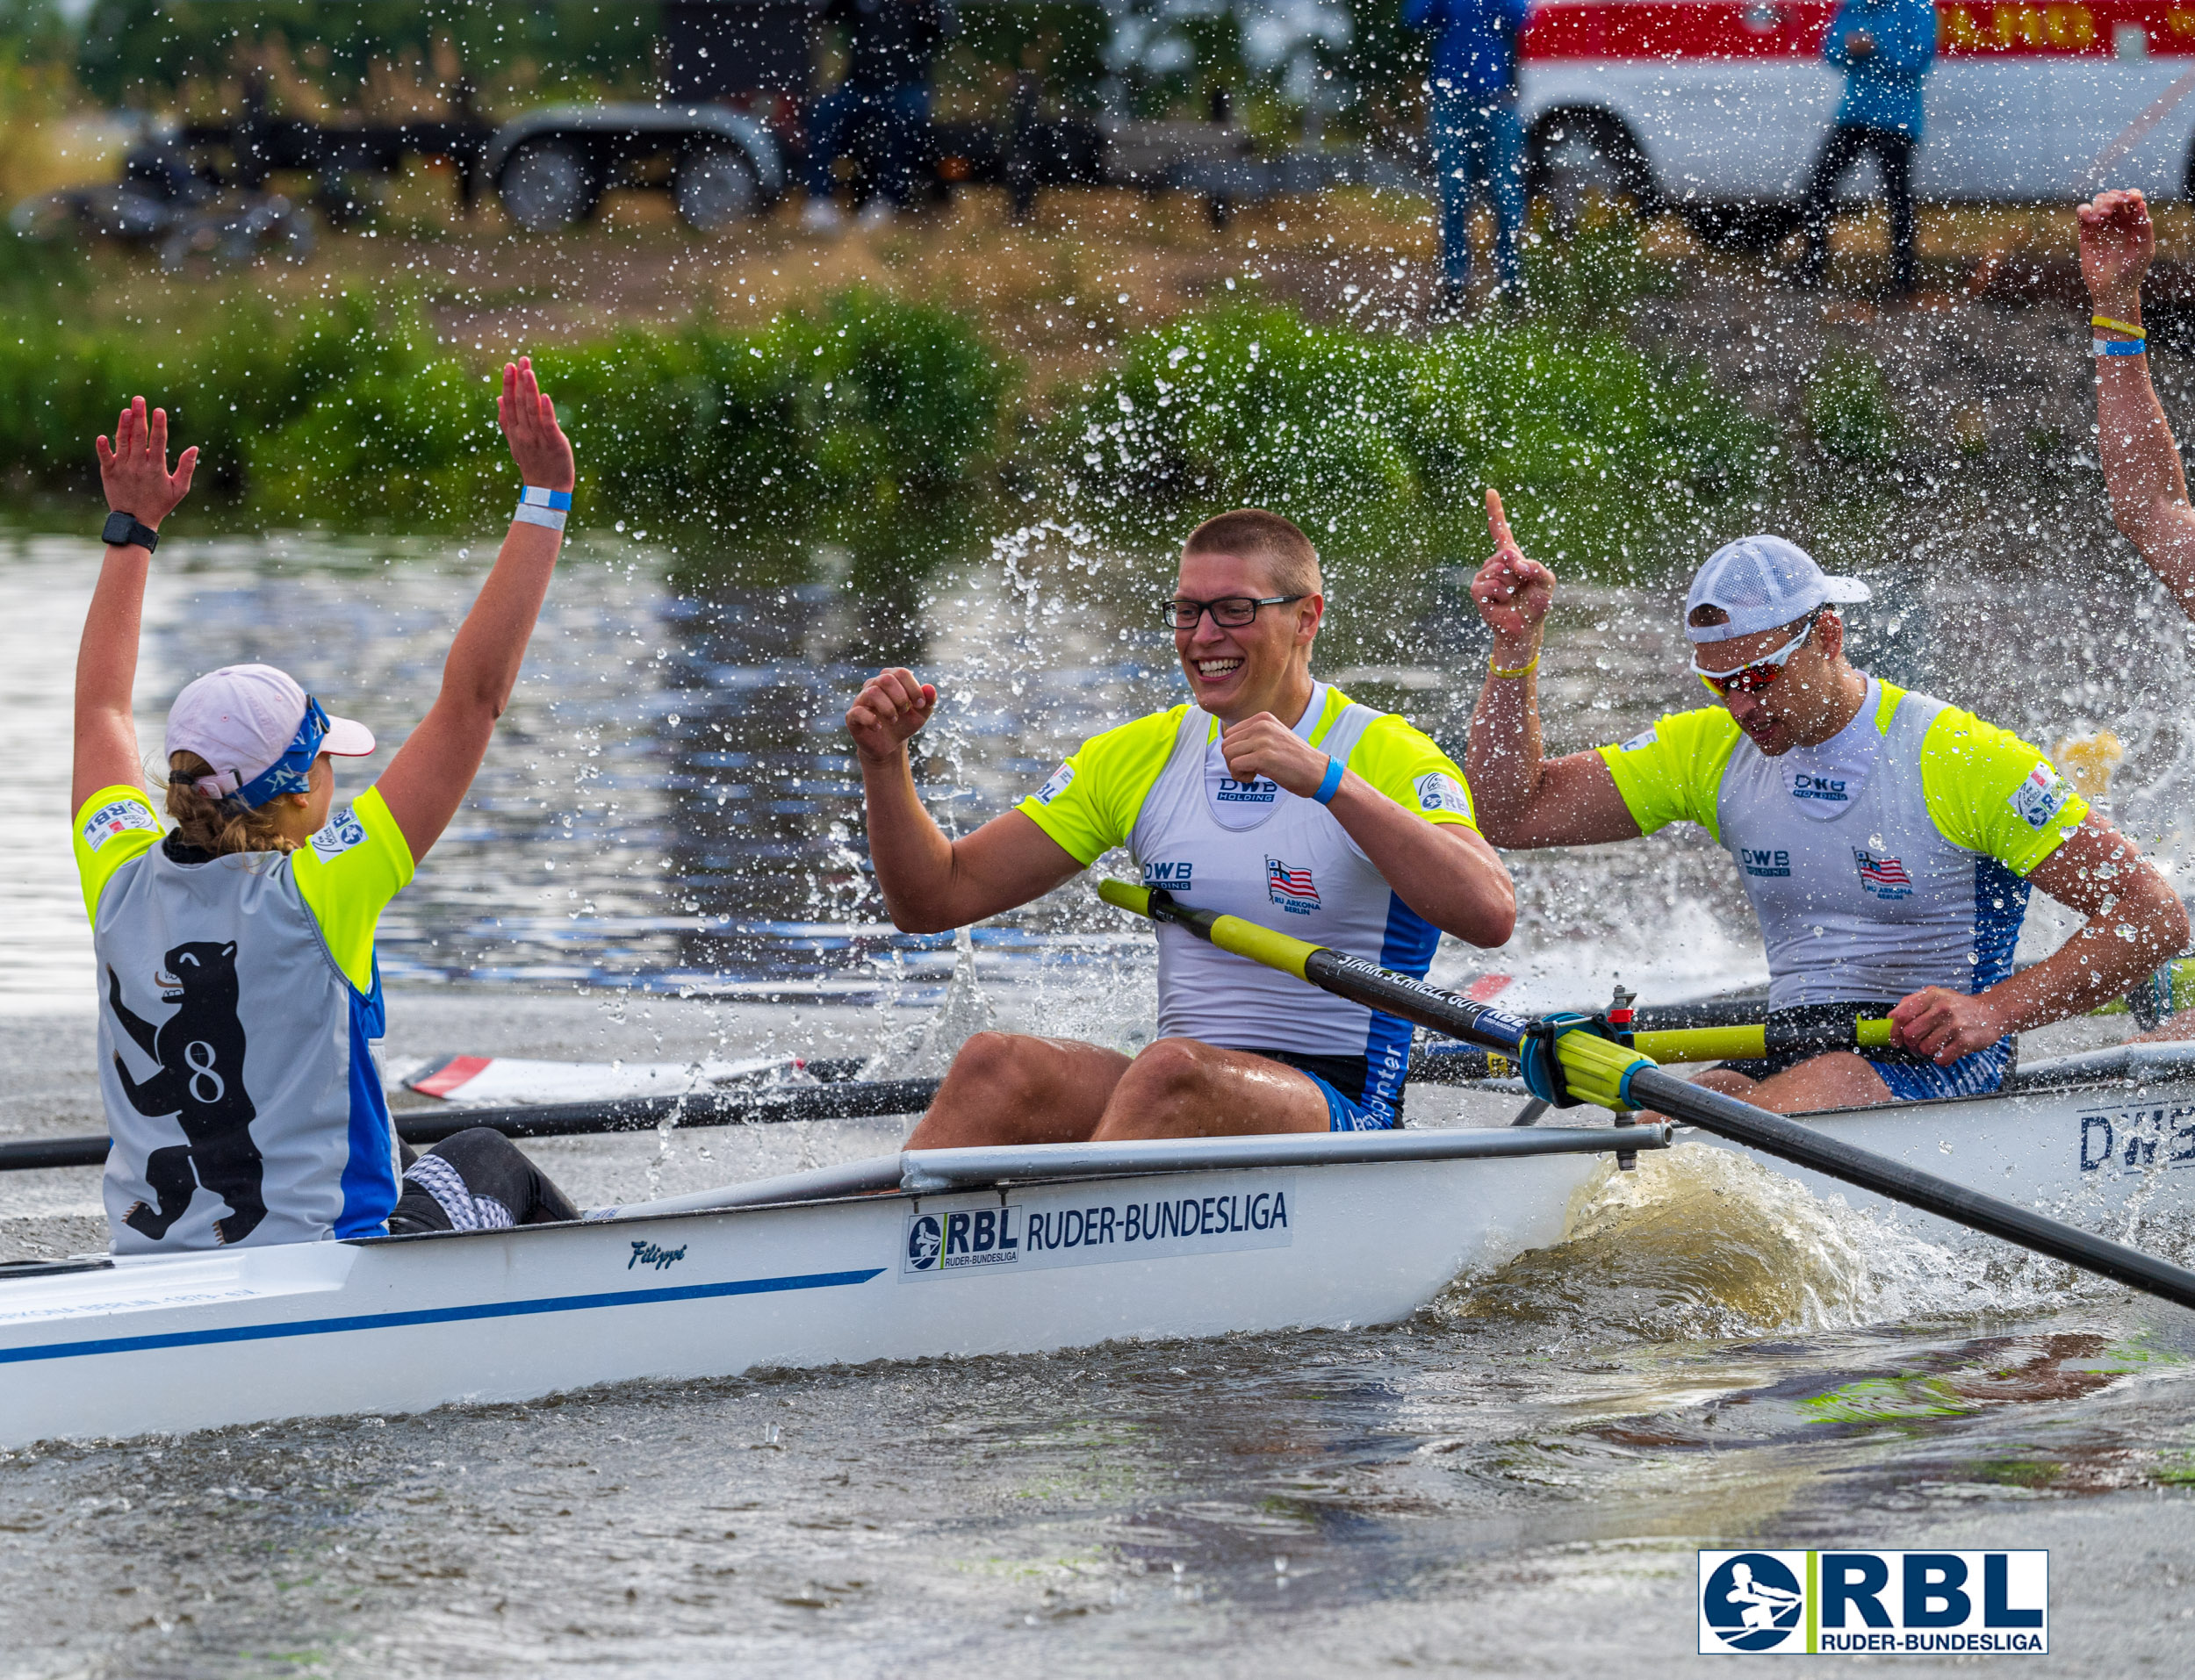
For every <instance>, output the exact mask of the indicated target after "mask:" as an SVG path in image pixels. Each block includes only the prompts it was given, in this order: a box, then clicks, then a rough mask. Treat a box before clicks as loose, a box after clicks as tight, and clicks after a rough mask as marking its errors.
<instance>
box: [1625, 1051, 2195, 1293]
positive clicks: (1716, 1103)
mask: <svg viewBox="0 0 2195 1680" xmlns="http://www.w3.org/2000/svg"><path fill="white" fill-rule="evenodd" d="M1630 1088H1631V1093H1632V1095H1634V1096H1636V1097H1637V1099H1638V1100H1639V1102H1642V1103H1644V1104H1647V1105H1649V1106H1651V1107H1652V1108H1654V1109H1659V1111H1660V1112H1662V1113H1663V1114H1666V1115H1667V1116H1670V1117H1671V1118H1672V1119H1675V1120H1682V1121H1685V1122H1687V1123H1688V1124H1692V1125H1695V1126H1697V1127H1699V1128H1700V1129H1701V1130H1702V1131H1711V1132H1713V1133H1714V1134H1715V1135H1716V1137H1718V1138H1729V1139H1730V1140H1731V1142H1732V1143H1738V1144H1744V1145H1746V1146H1747V1147H1748V1148H1751V1149H1758V1150H1760V1152H1762V1153H1763V1154H1765V1155H1774V1156H1777V1157H1779V1158H1780V1159H1783V1160H1787V1161H1789V1162H1791V1163H1792V1164H1793V1165H1795V1166H1798V1167H1811V1168H1813V1169H1814V1170H1815V1171H1816V1172H1818V1173H1823V1174H1827V1175H1828V1176H1830V1177H1831V1178H1836V1179H1842V1180H1843V1181H1845V1182H1846V1183H1847V1184H1853V1185H1857V1186H1858V1187H1859V1188H1861V1189H1863V1190H1873V1191H1874V1192H1875V1194H1876V1195H1881V1196H1887V1197H1888V1198H1889V1200H1891V1201H1893V1202H1903V1203H1905V1205H1906V1206H1908V1207H1911V1208H1918V1209H1919V1210H1921V1211H1922V1212H1924V1213H1932V1214H1935V1215H1937V1216H1938V1217H1941V1218H1945V1219H1949V1220H1952V1221H1954V1222H1955V1223H1957V1224H1963V1225H1968V1226H1971V1227H1972V1228H1973V1229H1975V1230H1976V1231H1985V1232H1987V1233H1988V1234H1989V1235H1990V1236H1992V1237H2001V1238H2004V1240H2005V1241H2006V1242H2010V1243H2018V1244H2019V1245H2020V1246H2022V1247H2025V1248H2032V1249H2034V1250H2035V1251H2036V1252H2037V1253H2043V1254H2047V1255H2049V1256H2050V1257H2051V1258H2052V1259H2054V1260H2063V1261H2065V1262H2066V1263H2067V1264H2068V1265H2069V1266H2078V1267H2083V1268H2085V1269H2086V1270H2089V1271H2091V1272H2098V1273H2101V1274H2103V1275H2104V1276H2105V1277H2108V1278H2110V1279H2112V1280H2113V1281H2114V1282H2119V1283H2124V1284H2126V1285H2127V1286H2128V1287H2129V1288H2132V1289H2141V1290H2144V1291H2146V1292H2147V1293H2148V1294H2150V1295H2155V1296H2163V1298H2164V1299H2165V1300H2167V1301H2172V1302H2177V1303H2178V1304H2179V1305H2181V1306H2183V1307H2195V1272H2190V1271H2188V1270H2187V1269H2186V1268H2185V1267H2178V1266H2175V1265H2173V1264H2172V1263H2171V1262H2170V1260H2159V1259H2158V1258H2157V1257H2156V1256H2155V1255H2154V1254H2145V1253H2142V1252H2141V1250H2140V1249H2138V1248H2129V1247H2127V1246H2126V1245H2125V1244H2124V1243H2115V1242H2113V1241H2112V1239H2111V1238H2108V1237H2098V1236H2096V1235H2095V1234H2093V1233H2092V1232H2090V1231H2083V1230H2081V1229H2080V1228H2079V1227H2078V1226H2076V1225H2069V1224H2064V1223H2062V1221H2059V1220H2056V1219H2051V1218H2047V1217H2045V1216H2043V1215H2041V1214H2039V1213H2032V1212H2030V1211H2029V1210H2027V1209H2026V1208H2023V1207H2019V1206H2018V1205H2016V1204H2015V1203H2010V1202H2004V1201H2000V1200H1998V1198H1997V1197H1996V1196H1993V1195H1985V1194H1984V1193H1983V1192H1982V1191H1980V1190H1974V1189H1969V1188H1967V1187H1966V1186H1965V1185H1963V1184H1954V1183H1953V1182H1952V1181H1950V1180H1948V1179H1943V1178H1938V1177H1937V1176H1936V1175H1935V1174H1933V1173H1924V1172H1922V1171H1921V1170H1920V1169H1919V1168H1918V1167H1908V1166H1906V1165H1905V1163H1904V1162H1903V1161H1896V1160H1892V1159H1889V1157H1887V1156H1883V1155H1878V1154H1876V1153H1875V1152H1874V1151H1872V1150H1867V1149H1858V1148H1855V1147H1853V1145H1850V1144H1848V1143H1846V1142H1844V1141H1843V1140H1841V1139H1840V1138H1832V1137H1830V1136H1828V1135H1827V1134H1825V1133H1824V1132H1821V1131H1816V1130H1815V1129H1814V1128H1813V1127H1812V1126H1808V1125H1802V1124H1800V1123H1799V1122H1797V1121H1796V1120H1790V1119H1787V1118H1785V1117H1784V1116H1782V1115H1780V1114H1771V1113H1769V1112H1768V1110H1767V1109H1756V1108H1755V1107H1753V1106H1752V1103H1750V1102H1739V1101H1738V1099H1737V1098H1736V1097H1734V1096H1726V1095H1724V1094H1723V1093H1722V1092H1720V1091H1710V1090H1708V1089H1706V1088H1703V1087H1701V1086H1698V1085H1695V1084H1693V1083H1691V1081H1688V1080H1681V1079H1679V1078H1677V1077H1676V1075H1675V1074H1673V1073H1663V1072H1662V1071H1661V1070H1660V1069H1659V1068H1655V1067H1642V1068H1640V1069H1639V1070H1638V1071H1637V1072H1636V1073H1633V1074H1632V1075H1631V1080H1630Z"/></svg>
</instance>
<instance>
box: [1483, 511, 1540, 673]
mask: <svg viewBox="0 0 2195 1680" xmlns="http://www.w3.org/2000/svg"><path fill="white" fill-rule="evenodd" d="M1486 529H1487V530H1488V531H1489V532H1490V533H1491V534H1492V535H1493V558H1492V559H1490V560H1488V561H1487V562H1486V564H1485V565H1483V566H1481V567H1479V575H1478V576H1477V577H1475V578H1472V580H1471V599H1472V601H1473V602H1475V603H1476V604H1477V606H1478V608H1479V617H1480V618H1483V619H1484V620H1486V622H1487V624H1488V625H1490V626H1491V627H1492V628H1493V634H1494V641H1495V644H1496V651H1497V653H1498V654H1500V655H1501V656H1502V657H1504V658H1506V659H1508V660H1509V662H1510V663H1514V664H1522V663H1524V660H1527V659H1529V658H1530V657H1531V655H1532V651H1533V650H1535V649H1536V648H1537V646H1538V645H1539V638H1540V634H1541V632H1542V630H1543V629H1544V628H1545V625H1546V619H1547V609H1548V608H1549V607H1551V606H1552V605H1554V600H1555V574H1554V573H1553V572H1551V571H1548V569H1547V568H1546V567H1545V566H1543V565H1542V564H1540V563H1539V562H1538V561H1536V560H1528V559H1527V558H1525V556H1524V550H1523V549H1520V548H1518V547H1517V545H1516V538H1515V535H1513V534H1512V533H1511V532H1510V530H1509V521H1508V515H1507V514H1506V513H1503V512H1502V511H1501V492H1500V491H1498V490H1489V491H1488V492H1486ZM1520 650H1521V651H1522V656H1523V657H1522V659H1519V658H1515V655H1516V654H1518V653H1519V652H1520Z"/></svg>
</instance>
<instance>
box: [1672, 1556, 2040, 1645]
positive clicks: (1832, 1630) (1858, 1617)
mask: <svg viewBox="0 0 2195 1680" xmlns="http://www.w3.org/2000/svg"><path fill="white" fill-rule="evenodd" d="M2049 1649H2050V1554H2049V1553H2047V1552H1702V1553H1701V1554H1700V1651H1701V1654H1702V1655H1707V1656H1729V1655H1767V1654H1774V1655H1780V1656H1781V1655H1798V1654H1800V1653H1819V1652H1824V1651H1832V1652H1843V1651H1864V1652H1869V1653H1873V1654H1875V1655H1885V1656H1940V1655H1947V1654H1953V1655H2011V1654H2015V1653H2022V1654H2024V1653H2028V1652H2033V1653H2034V1654H2036V1655H2042V1654H2044V1653H2047V1651H2048V1650H2049Z"/></svg>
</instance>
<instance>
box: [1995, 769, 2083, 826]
mask: <svg viewBox="0 0 2195 1680" xmlns="http://www.w3.org/2000/svg"><path fill="white" fill-rule="evenodd" d="M2072 797H2073V788H2072V786H2071V785H2070V784H2069V782H2067V780H2066V779H2065V778H2064V777H2062V776H2061V775H2060V774H2058V772H2056V771H2055V770H2054V769H2053V768H2052V767H2051V765H2050V764H2049V762H2048V761H2047V759H2038V760H2037V761H2036V763H2035V767H2034V768H2033V770H2031V771H2029V772H2027V779H2026V781H2024V782H2022V783H2020V785H2019V786H2018V787H2015V788H2014V789H2012V793H2011V799H2010V800H2009V801H2007V803H2009V804H2010V805H2011V808H2012V809H2014V810H2015V811H2017V812H2019V820H2020V821H2021V822H2025V823H2026V825H2027V826H2028V827H2029V828H2031V829H2040V827H2042V825H2043V824H2044V823H2046V822H2049V821H2050V819H2051V818H2052V817H2054V816H2055V815H2057V814H2058V812H2059V810H2060V808H2062V807H2063V805H2064V804H2065V802H2066V801H2068V800H2069V799H2071V798H2072Z"/></svg>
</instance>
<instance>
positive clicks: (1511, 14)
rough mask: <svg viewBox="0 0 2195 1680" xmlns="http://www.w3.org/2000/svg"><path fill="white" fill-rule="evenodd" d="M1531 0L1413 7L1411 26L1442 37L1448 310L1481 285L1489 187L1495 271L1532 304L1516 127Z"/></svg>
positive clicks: (1436, 147)
mask: <svg viewBox="0 0 2195 1680" xmlns="http://www.w3.org/2000/svg"><path fill="white" fill-rule="evenodd" d="M1530 12H1531V0H1403V5H1402V21H1403V24H1404V25H1405V27H1407V28H1410V29H1421V30H1425V31H1427V32H1429V33H1430V34H1431V35H1432V37H1433V74H1432V76H1431V80H1430V90H1431V95H1432V98H1431V103H1430V105H1429V111H1428V114H1427V119H1426V132H1427V139H1428V140H1429V142H1430V145H1431V149H1432V153H1433V169H1434V172H1435V174H1436V176H1438V177H1439V181H1440V192H1441V293H1440V308H1441V311H1442V312H1443V313H1446V314H1453V313H1454V312H1456V311H1457V310H1458V309H1460V308H1461V307H1462V306H1463V304H1464V299H1465V291H1466V289H1467V288H1468V287H1469V285H1470V284H1471V208H1472V200H1473V199H1474V198H1475V197H1477V196H1478V194H1477V190H1478V188H1479V186H1481V185H1484V186H1485V188H1486V197H1488V198H1489V199H1491V200H1492V201H1493V221H1494V238H1493V266H1494V270H1495V272H1496V273H1497V274H1498V275H1499V276H1501V295H1502V296H1503V297H1505V298H1509V299H1511V300H1513V301H1516V300H1521V299H1522V297H1523V287H1524V276H1523V270H1522V268H1521V267H1520V266H1519V264H1518V262H1517V253H1516V236H1517V230H1518V229H1519V228H1520V227H1522V226H1523V224H1524V132H1523V130H1522V129H1521V128H1520V127H1518V126H1517V120H1516V54H1517V38H1518V37H1519V36H1520V35H1522V33H1523V32H1524V25H1525V21H1526V19H1527V18H1528V17H1529V14H1530Z"/></svg>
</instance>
